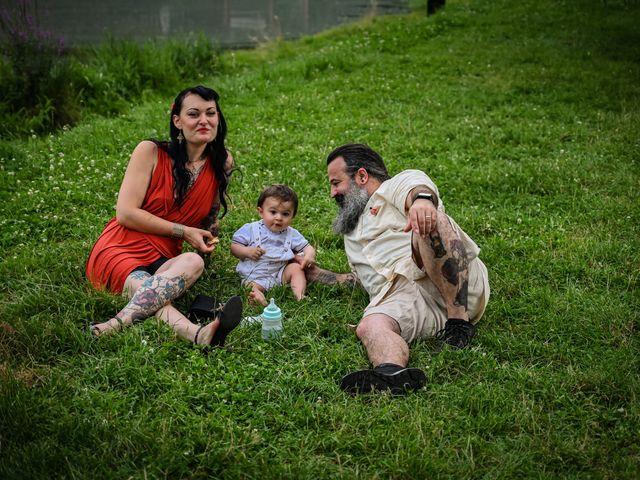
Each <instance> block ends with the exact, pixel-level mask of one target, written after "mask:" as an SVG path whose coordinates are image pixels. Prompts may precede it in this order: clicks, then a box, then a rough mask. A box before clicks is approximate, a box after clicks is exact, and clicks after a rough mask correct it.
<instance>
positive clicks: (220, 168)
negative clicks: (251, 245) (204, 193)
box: [156, 85, 229, 228]
mask: <svg viewBox="0 0 640 480" xmlns="http://www.w3.org/2000/svg"><path fill="white" fill-rule="evenodd" d="M189 94H194V95H198V96H199V97H200V98H202V99H203V100H206V101H214V102H215V103H216V110H217V111H218V132H217V134H216V138H215V139H214V140H213V141H211V142H209V143H208V144H207V146H206V147H205V149H204V153H205V155H207V156H208V157H209V158H210V161H211V162H212V165H213V170H214V172H215V174H216V179H217V180H218V198H219V200H220V205H221V206H222V215H220V218H222V217H224V215H225V213H227V186H228V185H229V179H228V178H227V175H226V174H225V171H224V164H225V162H226V160H227V155H228V154H227V149H226V148H225V146H224V139H225V137H226V136H227V122H226V121H225V119H224V115H223V114H222V110H220V104H219V103H218V102H219V99H220V96H219V95H218V93H217V92H216V91H215V90H212V89H211V88H207V87H203V86H202V85H198V86H197V87H190V88H185V89H184V90H183V91H181V92H180V93H179V94H178V96H177V97H176V99H175V101H174V102H173V106H172V107H171V118H170V119H169V136H170V138H171V139H170V140H169V142H156V144H157V145H158V146H159V147H160V148H162V149H163V150H165V151H166V152H167V153H168V154H169V155H170V156H171V158H172V159H173V178H174V180H175V199H176V204H177V205H178V206H180V205H182V201H183V200H184V196H185V195H186V193H187V187H188V185H189V173H188V172H187V167H186V163H187V161H188V160H189V156H188V155H187V142H186V141H183V142H182V143H180V142H178V135H179V134H180V130H179V129H178V128H177V127H176V126H175V125H174V124H173V116H174V115H180V111H181V110H182V102H183V101H184V97H186V96H187V95H189ZM218 210H219V206H218V205H216V204H214V205H212V208H211V212H210V214H209V215H208V217H207V219H206V220H205V225H203V228H209V227H210V226H211V224H212V223H213V222H215V218H216V217H217V216H218Z"/></svg>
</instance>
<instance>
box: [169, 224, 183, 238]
mask: <svg viewBox="0 0 640 480" xmlns="http://www.w3.org/2000/svg"><path fill="white" fill-rule="evenodd" d="M171 238H175V239H176V240H182V239H183V238H184V225H180V224H179V223H174V224H173V226H172V227H171Z"/></svg>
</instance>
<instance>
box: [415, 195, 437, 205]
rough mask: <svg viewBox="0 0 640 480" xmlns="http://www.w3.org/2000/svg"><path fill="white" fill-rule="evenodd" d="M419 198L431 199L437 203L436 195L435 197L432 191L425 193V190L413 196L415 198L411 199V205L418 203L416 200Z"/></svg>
mask: <svg viewBox="0 0 640 480" xmlns="http://www.w3.org/2000/svg"><path fill="white" fill-rule="evenodd" d="M418 199H422V200H429V201H430V202H431V203H433V204H434V205H435V204H436V202H435V199H434V197H433V195H432V194H431V193H424V192H420V193H416V194H415V195H414V196H413V200H412V201H411V205H413V204H414V203H416V200H418Z"/></svg>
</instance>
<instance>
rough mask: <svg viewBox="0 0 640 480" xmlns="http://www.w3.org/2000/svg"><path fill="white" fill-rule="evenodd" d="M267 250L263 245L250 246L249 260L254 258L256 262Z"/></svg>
mask: <svg viewBox="0 0 640 480" xmlns="http://www.w3.org/2000/svg"><path fill="white" fill-rule="evenodd" d="M265 252H266V250H264V249H263V248H262V247H249V248H248V249H247V258H248V259H249V260H253V261H254V262H255V261H256V260H258V259H259V258H260V257H261V256H262V255H264V254H265Z"/></svg>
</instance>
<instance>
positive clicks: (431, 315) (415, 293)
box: [363, 258, 490, 343]
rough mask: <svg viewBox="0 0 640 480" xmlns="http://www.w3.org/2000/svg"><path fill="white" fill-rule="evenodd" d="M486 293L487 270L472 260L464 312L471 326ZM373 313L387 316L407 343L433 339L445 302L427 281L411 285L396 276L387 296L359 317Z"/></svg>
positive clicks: (442, 320) (443, 316)
mask: <svg viewBox="0 0 640 480" xmlns="http://www.w3.org/2000/svg"><path fill="white" fill-rule="evenodd" d="M489 293H490V292H489V278H488V273H487V267H485V265H484V263H482V261H481V260H480V259H479V258H476V259H474V260H472V261H471V263H470V264H469V289H468V297H467V311H468V312H469V318H470V319H471V321H472V322H474V323H475V322H477V321H478V320H480V317H482V314H483V313H484V310H485V307H486V306H487V302H488V301H489ZM374 313H382V314H385V315H388V316H389V317H391V318H393V319H394V320H395V321H396V322H398V325H399V326H400V332H401V333H400V335H401V336H402V338H404V340H405V341H406V342H407V343H411V342H412V341H414V340H415V339H416V338H424V337H430V336H433V335H435V333H436V332H437V331H438V330H440V329H442V328H444V324H445V322H446V321H447V308H446V305H445V302H444V300H443V299H442V296H441V295H440V292H438V289H437V288H436V286H435V285H434V284H433V283H432V282H431V280H429V277H424V278H421V279H420V280H417V281H415V282H414V281H411V280H408V279H407V278H405V277H403V276H401V275H398V276H397V277H396V278H395V279H394V281H393V285H392V286H391V288H390V289H389V291H388V292H387V294H386V295H385V296H384V297H383V298H382V299H381V300H380V301H379V302H377V304H376V305H372V304H369V305H368V306H367V308H365V310H364V314H363V317H366V316H368V315H371V314H374Z"/></svg>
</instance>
